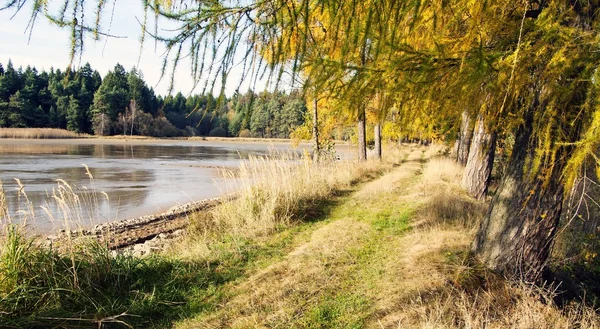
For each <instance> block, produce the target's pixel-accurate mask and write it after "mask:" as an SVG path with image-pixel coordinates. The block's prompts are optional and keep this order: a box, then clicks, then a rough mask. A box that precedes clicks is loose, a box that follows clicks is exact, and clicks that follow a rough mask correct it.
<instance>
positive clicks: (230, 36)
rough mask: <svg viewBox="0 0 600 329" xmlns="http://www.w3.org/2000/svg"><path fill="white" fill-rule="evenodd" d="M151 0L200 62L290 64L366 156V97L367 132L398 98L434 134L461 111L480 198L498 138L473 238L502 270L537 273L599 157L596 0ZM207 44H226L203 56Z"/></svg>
mask: <svg viewBox="0 0 600 329" xmlns="http://www.w3.org/2000/svg"><path fill="white" fill-rule="evenodd" d="M146 4H147V8H148V10H149V11H150V12H153V13H156V15H159V16H161V17H164V18H165V19H175V20H176V21H177V22H180V23H181V24H180V29H179V30H177V31H175V32H174V33H171V32H169V33H167V35H163V36H161V40H164V41H166V44H167V47H170V48H171V49H173V50H176V49H181V48H180V47H181V46H182V45H183V46H184V48H190V49H191V51H190V53H189V54H186V56H188V55H189V56H191V58H192V59H193V61H194V62H195V64H194V65H195V67H200V68H202V67H215V66H216V67H218V68H219V70H217V71H218V72H214V71H213V72H211V71H208V72H206V74H208V75H211V74H213V75H214V76H218V75H220V74H223V75H225V76H226V75H227V73H228V70H230V69H231V67H233V66H234V65H236V64H237V63H236V61H234V58H238V57H239V56H244V59H245V61H246V62H245V63H244V67H247V68H248V70H249V73H250V74H251V73H252V72H253V71H252V70H254V68H255V67H262V68H264V71H265V72H268V74H269V75H270V76H271V77H272V80H273V81H276V82H279V81H281V77H282V76H284V75H288V74H289V75H291V76H292V77H294V79H295V78H297V77H298V78H299V79H298V80H299V81H301V84H302V86H303V87H304V89H305V92H306V94H307V95H308V96H309V98H312V101H310V102H309V104H311V112H312V113H313V118H314V120H313V122H314V123H316V122H317V121H318V120H317V119H318V118H319V100H321V99H323V98H327V99H329V100H331V103H333V104H337V106H338V107H339V108H340V109H341V111H343V112H344V113H346V115H348V116H351V117H352V118H353V120H355V122H357V132H358V133H357V136H358V142H359V158H360V159H361V160H364V159H366V125H365V123H366V119H367V116H368V115H369V112H370V111H369V108H371V109H373V111H372V112H374V116H375V119H376V120H375V122H376V124H375V127H377V129H375V131H376V134H375V135H378V132H380V131H381V129H380V127H381V123H382V121H383V120H384V119H385V118H386V117H387V115H388V114H389V113H391V112H393V111H396V112H397V114H398V115H399V117H401V118H402V120H401V121H399V122H403V123H406V124H407V125H409V126H413V125H415V124H417V125H419V126H420V127H418V129H413V131H417V130H420V131H423V132H426V133H432V135H437V136H436V137H438V138H443V139H450V138H456V136H457V131H458V130H459V126H460V125H461V122H463V124H462V127H463V129H461V130H460V136H459V138H458V139H459V143H458V146H459V147H458V149H457V151H458V153H459V154H461V157H462V159H461V161H462V162H465V165H466V174H465V180H464V182H463V183H464V184H465V186H466V187H469V188H470V187H473V189H471V188H470V189H469V190H470V192H471V193H472V194H473V195H474V196H476V197H481V196H482V195H485V188H486V186H487V184H488V182H489V176H490V173H491V167H492V165H493V157H492V156H493V155H494V154H495V153H496V146H497V144H498V143H499V142H501V144H502V146H503V148H502V149H503V151H504V153H505V155H506V157H507V159H508V160H507V162H506V168H505V170H504V173H503V177H502V179H501V183H500V186H499V189H498V191H497V193H496V195H495V197H494V199H493V201H492V203H491V206H490V211H489V212H488V215H487V217H486V218H485V220H484V221H483V224H482V225H481V227H480V230H479V233H478V234H477V239H476V241H475V242H474V248H473V251H474V253H475V254H476V255H477V256H479V257H480V259H481V260H482V262H483V263H484V264H486V265H487V266H488V267H490V268H492V269H495V270H498V271H500V272H503V273H504V274H506V275H509V276H517V277H520V278H524V279H526V280H537V279H539V277H540V275H541V269H542V268H543V267H544V265H545V262H546V260H547V258H548V255H549V251H550V249H551V247H552V245H553V241H554V239H555V237H556V232H557V230H558V225H559V219H560V217H561V213H562V208H563V203H564V200H565V195H566V194H567V193H568V192H569V191H570V190H571V186H572V184H573V182H574V181H575V180H576V178H577V177H578V175H579V173H580V168H582V166H583V165H584V164H585V163H586V161H587V160H589V159H591V160H592V161H594V160H595V161H596V162H597V159H598V156H596V155H595V154H594V152H596V151H597V149H598V147H599V146H600V134H598V133H597V130H598V128H599V127H600V107H599V106H598V105H599V103H598V95H599V88H598V86H599V84H598V81H600V80H599V79H600V77H598V63H599V62H600V61H599V60H600V53H598V52H597V51H595V50H594V49H595V47H596V45H597V44H598V35H600V34H599V33H598V30H599V29H600V15H598V12H599V11H600V5H598V3H597V2H593V1H559V0H544V1H538V0H526V1H517V2H515V1H508V0H501V1H495V2H489V1H483V2H482V1H479V2H473V1H469V0H456V1H451V2H449V1H437V0H431V1H422V0H409V1H385V0H369V1H361V2H357V1H342V0H333V1H315V0H289V1H287V0H284V1H281V0H276V1H269V0H267V1H260V2H252V3H245V2H241V3H231V2H229V1H211V2H198V3H196V2H189V3H186V5H185V6H182V8H185V9H181V8H180V7H179V3H174V2H170V1H154V2H152V3H146ZM206 31H211V33H206ZM248 44H250V46H248ZM207 49H208V51H209V52H210V49H219V51H221V52H222V53H224V54H225V56H223V57H216V59H215V57H214V56H213V57H212V58H211V57H208V58H207V57H205V56H204V54H205V53H206V51H207ZM170 54H171V55H172V56H173V57H174V58H175V59H178V58H179V56H180V53H178V52H176V51H173V52H171V53H170ZM219 59H222V60H221V61H219ZM201 73H203V72H197V71H195V72H194V76H202V74H201ZM384 127H385V124H384ZM318 128H319V126H318V125H317V124H315V125H314V128H313V138H314V140H315V144H316V148H317V149H318V148H319V145H318V143H319V140H320V138H319V129H318ZM384 130H385V128H384ZM375 140H378V138H377V137H376V138H375ZM465 156H466V158H465ZM465 159H466V161H465Z"/></svg>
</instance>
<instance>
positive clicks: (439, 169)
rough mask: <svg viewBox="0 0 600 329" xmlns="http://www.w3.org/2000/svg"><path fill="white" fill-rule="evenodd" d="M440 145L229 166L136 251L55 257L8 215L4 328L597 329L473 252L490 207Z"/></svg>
mask: <svg viewBox="0 0 600 329" xmlns="http://www.w3.org/2000/svg"><path fill="white" fill-rule="evenodd" d="M437 154H438V151H437V150H436V149H434V148H420V147H407V148H404V149H400V150H395V152H394V154H393V156H391V158H389V159H388V160H387V161H386V162H383V163H377V164H376V163H367V164H357V163H346V162H335V163H320V164H315V163H312V162H311V161H310V160H308V159H306V158H300V159H289V158H287V155H280V156H279V157H277V158H276V159H271V160H266V159H263V158H255V159H251V160H250V161H248V162H246V163H245V164H244V165H243V166H242V167H241V169H240V170H239V171H236V172H229V173H226V175H231V176H235V177H236V178H238V179H237V182H238V183H237V184H238V185H237V186H236V187H237V188H240V189H241V193H240V195H239V197H238V198H237V199H236V200H234V201H232V202H229V203H226V204H223V205H222V206H220V207H217V208H214V209H213V210H212V211H211V212H209V213H202V214H192V215H191V216H190V223H191V225H190V227H189V229H188V234H187V235H186V236H185V237H184V238H183V239H181V240H180V241H177V242H174V243H173V244H172V246H171V248H170V249H168V250H165V251H163V252H162V253H159V254H154V255H152V256H150V257H146V258H135V257H131V256H128V255H117V256H113V255H112V254H111V253H110V251H108V250H106V249H105V248H103V247H102V246H101V245H98V244H97V243H94V242H92V241H88V242H85V243H79V244H73V245H72V246H69V248H68V249H67V250H66V252H62V253H58V252H57V251H56V250H55V249H54V248H52V247H48V246H46V247H42V246H40V245H39V244H37V243H36V241H35V240H32V239H29V238H26V237H24V235H23V234H22V233H21V232H19V229H18V228H15V227H10V226H5V234H4V236H3V241H2V243H1V244H0V245H1V249H0V257H1V261H0V327H2V326H6V327H11V326H12V327H38V328H39V327H42V328H43V327H48V328H50V327H53V328H76V327H77V328H82V327H83V328H86V327H89V328H98V327H103V328H113V327H114V328H119V327H123V328H124V327H127V326H132V327H135V328H169V327H177V328H226V327H232V328H256V327H281V328H398V327H402V328H465V327H469V328H482V327H487V328H545V327H556V326H559V327H560V326H562V327H565V328H572V327H581V328H593V327H597V326H598V325H599V324H600V322H599V320H598V316H597V315H596V313H595V311H594V309H592V308H589V307H585V306H582V305H580V304H573V305H571V306H568V307H567V308H563V309H559V308H558V307H556V306H555V305H554V304H553V303H552V301H551V297H552V295H551V293H550V292H548V291H547V290H543V289H539V288H531V287H528V286H526V285H522V284H518V283H511V282H506V281H504V280H503V279H502V278H499V277H496V276H494V275H493V274H492V273H489V272H487V271H485V270H483V269H481V268H480V266H478V265H477V263H476V262H475V261H474V260H472V259H471V258H470V257H469V253H468V250H469V247H470V243H471V241H472V238H473V234H474V232H475V228H476V226H477V224H478V221H479V220H480V218H481V217H482V215H483V213H484V212H485V209H486V205H485V204H482V203H480V202H477V201H475V200H472V199H471V198H469V197H468V196H466V194H464V193H463V192H462V190H461V189H460V188H459V187H458V186H457V182H459V181H460V172H461V168H459V167H457V166H456V165H455V164H454V162H453V161H451V160H447V159H444V158H440V157H437ZM292 163H294V164H293V165H292ZM240 184H241V185H240ZM1 204H2V198H0V209H4V208H2V207H1ZM0 214H1V213H0Z"/></svg>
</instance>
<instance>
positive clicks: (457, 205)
mask: <svg viewBox="0 0 600 329" xmlns="http://www.w3.org/2000/svg"><path fill="white" fill-rule="evenodd" d="M461 172H462V170H461V168H460V167H459V166H457V165H456V164H455V163H454V161H452V160H450V159H446V158H433V159H432V160H430V161H429V162H428V164H427V165H426V166H425V168H424V170H423V175H422V176H421V180H420V184H418V185H415V187H414V188H415V189H416V191H414V190H413V191H411V189H408V190H407V191H406V192H407V193H406V194H405V195H412V196H414V195H415V193H417V194H416V195H419V196H420V197H421V200H422V201H423V205H422V207H420V208H419V210H418V211H417V212H416V213H415V216H414V218H413V231H412V232H411V233H410V234H407V235H406V236H404V237H402V238H400V239H398V240H396V241H393V242H392V243H390V244H389V245H388V248H389V252H392V251H393V250H401V251H402V252H398V253H397V254H396V255H395V256H392V257H390V258H389V259H388V260H387V261H386V262H385V264H386V265H384V266H383V268H384V271H385V273H386V275H385V278H387V280H385V281H382V282H381V283H379V284H378V285H379V288H378V289H377V290H379V291H381V292H382V293H381V294H380V295H379V296H378V297H376V300H377V301H378V302H377V303H376V304H375V305H376V306H375V317H374V318H371V321H370V322H367V327H372V328H382V327H383V328H514V329H529V328H531V329H534V328H536V329H537V328H600V317H599V316H598V314H597V312H596V309H594V308H593V307H589V306H585V305H582V304H572V305H569V306H567V307H566V308H564V309H561V308H559V307H558V306H556V305H555V304H554V302H553V298H554V296H555V290H553V289H552V288H551V287H545V288H539V287H533V286H530V285H525V284H523V283H518V282H517V283H514V282H509V281H506V280H504V279H503V278H501V277H498V276H496V275H494V274H493V273H490V272H488V271H487V270H485V269H483V268H481V267H480V266H479V264H478V263H477V262H476V260H474V259H472V256H471V255H470V253H469V250H470V244H471V242H472V240H473V236H474V234H475V232H476V228H477V227H478V225H479V221H480V219H481V218H483V216H484V215H485V211H486V209H487V204H485V203H482V202H479V201H476V200H473V199H472V198H469V197H468V196H467V195H465V194H464V192H462V190H461V189H460V188H459V184H460V175H461Z"/></svg>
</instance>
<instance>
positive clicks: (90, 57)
mask: <svg viewBox="0 0 600 329" xmlns="http://www.w3.org/2000/svg"><path fill="white" fill-rule="evenodd" d="M111 6H112V2H110V4H109V5H108V6H107V7H106V9H107V10H106V11H105V14H104V17H103V21H102V24H101V26H103V27H104V30H105V31H106V29H108V26H109V22H110V18H111V17H110V16H111V15H110V14H111V9H112V8H111ZM13 14H14V11H12V10H5V11H0V63H3V64H4V65H6V63H7V62H8V60H9V59H10V60H11V61H12V62H13V65H14V66H15V67H19V66H23V67H25V66H27V65H31V66H35V67H36V68H37V69H38V70H42V69H44V70H49V69H50V68H51V67H54V68H60V69H64V68H66V67H67V65H68V63H69V51H70V46H69V43H70V40H69V35H70V31H69V30H68V29H64V30H61V29H59V28H58V27H56V26H54V25H51V24H50V23H48V22H47V21H46V20H45V18H43V17H40V18H39V19H38V20H37V21H36V24H35V27H34V29H33V34H32V35H31V40H29V35H28V34H26V33H25V29H26V27H27V23H28V21H29V14H30V12H29V8H27V7H25V8H23V10H22V11H21V12H19V13H18V14H17V15H16V16H15V17H14V18H12V19H11V17H12V16H13ZM143 15H144V13H143V9H142V6H141V1H136V0H131V1H116V8H115V11H114V17H113V20H112V24H111V25H110V33H111V34H114V35H118V36H122V37H124V38H108V40H107V39H106V38H101V40H100V41H98V42H96V41H94V40H92V39H91V38H88V39H87V40H86V41H85V49H84V52H83V54H82V56H81V59H79V58H76V61H75V63H74V64H75V66H79V65H83V64H85V63H86V62H89V63H90V64H91V66H92V68H94V69H96V70H98V71H99V72H100V74H101V75H102V76H104V75H105V74H106V72H107V71H108V70H110V69H112V68H113V67H114V65H115V64H116V63H117V62H118V63H121V65H123V66H124V67H125V68H126V69H127V70H129V69H131V68H132V67H134V66H137V62H138V57H139V55H140V36H141V34H142V29H141V27H140V24H139V23H138V21H137V20H136V17H137V19H138V20H139V21H142V20H143ZM87 16H88V17H90V20H91V19H93V17H92V16H93V15H91V14H90V15H87ZM151 20H153V17H152V18H151ZM159 26H160V27H166V26H167V25H166V24H165V23H161V24H159ZM154 47H155V44H154V42H153V40H151V39H150V38H149V37H148V38H146V41H145V43H144V49H143V50H142V53H141V57H140V63H139V69H141V71H142V72H143V74H144V79H145V80H146V83H147V84H148V85H149V86H151V87H153V88H154V89H155V91H156V92H157V93H158V94H162V95H165V94H167V92H168V87H169V82H170V79H169V76H165V77H164V78H163V79H162V80H159V78H160V71H161V66H162V61H163V59H162V57H161V56H162V54H163V52H164V47H163V46H162V45H160V44H159V45H158V48H157V49H154ZM189 67H190V62H189V60H185V59H184V60H182V61H181V62H180V64H179V65H178V69H177V72H176V73H175V88H174V93H176V92H178V91H181V92H182V93H183V94H184V95H187V94H190V93H191V92H192V87H193V81H192V78H191V76H190V73H189V72H190V71H189ZM238 71H239V70H238ZM168 74H170V73H168ZM239 76H240V74H239V73H237V74H236V73H235V72H233V73H232V75H231V76H230V79H229V81H228V83H227V87H226V93H227V95H231V94H232V93H233V92H234V90H235V89H236V87H237V86H238V85H239ZM258 86H261V88H264V87H263V86H264V83H263V84H258V85H257V87H258ZM247 89H248V86H247V84H246V85H242V88H241V89H240V91H242V92H244V91H245V90H247ZM216 90H218V86H217V87H216ZM200 92H201V87H199V88H197V89H196V90H195V91H193V92H192V93H200Z"/></svg>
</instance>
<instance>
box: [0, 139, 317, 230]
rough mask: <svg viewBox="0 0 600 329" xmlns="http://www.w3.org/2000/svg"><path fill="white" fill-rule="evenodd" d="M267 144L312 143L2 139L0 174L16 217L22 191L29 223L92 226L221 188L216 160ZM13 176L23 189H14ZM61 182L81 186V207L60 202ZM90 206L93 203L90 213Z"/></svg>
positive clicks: (228, 163)
mask: <svg viewBox="0 0 600 329" xmlns="http://www.w3.org/2000/svg"><path fill="white" fill-rule="evenodd" d="M270 149H276V150H295V152H301V151H302V150H303V149H310V146H309V145H302V146H301V147H300V148H296V149H293V148H292V147H291V145H290V144H289V143H271V144H269V143H257V142H243V143H242V142H217V141H210V142H209V141H200V140H198V141H187V140H171V141H169V140H101V139H83V140H8V139H0V180H1V181H2V183H3V185H4V190H5V194H6V197H7V201H8V204H9V208H10V210H11V213H12V214H13V216H12V218H13V220H16V219H18V218H19V217H23V216H19V215H18V214H19V213H25V211H23V210H26V209H29V207H28V204H27V202H26V200H25V195H26V196H27V199H28V200H29V201H30V203H31V204H32V205H33V208H31V209H33V212H34V213H35V219H34V220H31V219H28V220H29V221H30V222H29V224H32V225H31V227H33V230H35V231H37V232H39V233H46V232H51V231H53V230H56V229H59V228H62V227H63V226H64V222H65V221H64V219H65V218H70V219H76V220H77V221H79V222H84V223H83V224H84V226H91V225H93V224H99V223H102V222H107V221H114V220H120V219H125V218H131V217H136V216H141V215H148V214H154V213H159V212H163V211H166V210H167V209H168V208H170V207H173V206H175V205H177V204H184V203H188V202H192V201H198V200H202V199H206V198H211V197H216V196H219V195H220V194H221V193H222V192H223V191H222V188H220V187H219V186H220V185H222V184H220V182H219V180H220V179H219V178H218V177H219V175H218V168H223V167H228V168H235V167H237V166H238V165H239V162H240V159H245V158H248V156H249V155H266V154H268V153H269V150H270ZM84 165H86V166H87V167H88V168H89V172H88V171H86V168H85V167H84ZM88 173H89V174H88ZM15 178H18V179H19V180H20V182H21V184H22V186H24V190H23V191H24V192H25V193H19V185H18V183H17V181H15V180H14V179H15ZM63 182H64V183H63ZM65 183H66V184H68V185H65ZM59 185H60V186H62V188H66V191H67V192H68V188H69V187H72V188H74V189H75V190H76V191H78V192H77V194H78V195H79V203H80V204H81V210H80V211H79V212H72V210H73V209H71V208H74V207H73V205H72V204H71V205H70V206H69V207H64V206H63V204H62V203H61V202H63V201H61V200H62V199H66V200H67V201H69V198H68V197H66V198H65V197H64V195H65V193H63V194H62V195H63V196H61V191H64V190H61V189H59ZM91 191H96V192H100V191H103V192H106V194H101V193H91ZM53 195H54V196H57V197H53ZM66 195H67V196H68V193H66ZM57 200H58V202H57ZM44 208H46V209H47V210H44ZM75 208H77V206H75ZM69 209H70V210H69ZM91 209H96V210H98V211H97V212H96V213H94V214H93V215H90V214H87V213H88V212H90V210H91ZM20 210H21V211H20ZM30 212H31V210H28V211H27V213H30ZM80 216H81V218H80ZM90 216H91V217H94V219H93V221H90V219H89V218H88V217H90ZM21 220H22V219H21ZM32 222H33V223H32Z"/></svg>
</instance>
